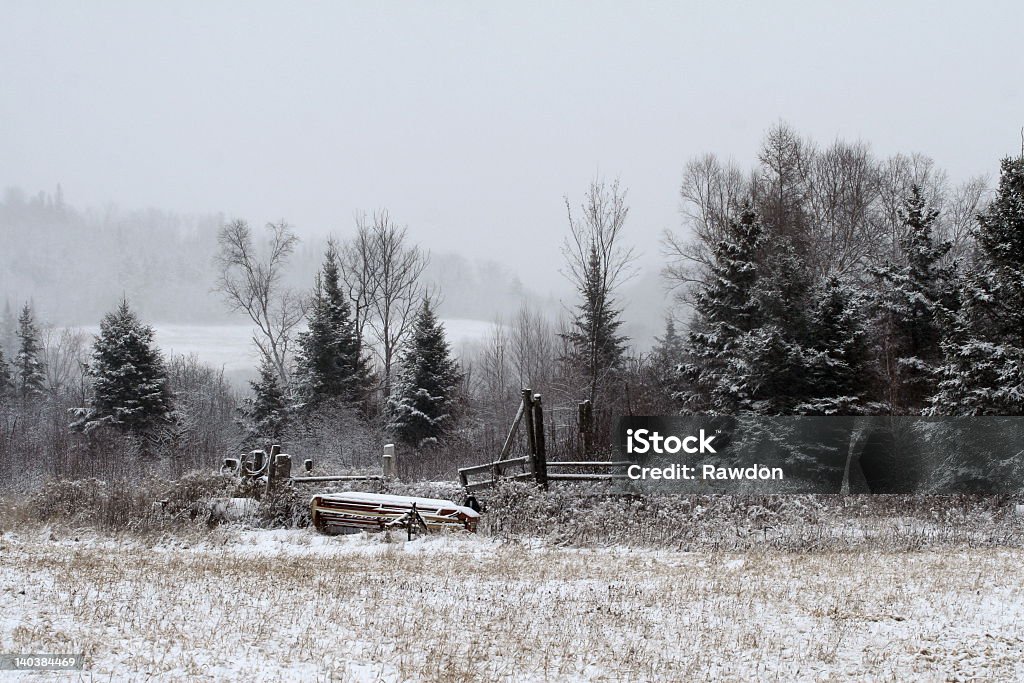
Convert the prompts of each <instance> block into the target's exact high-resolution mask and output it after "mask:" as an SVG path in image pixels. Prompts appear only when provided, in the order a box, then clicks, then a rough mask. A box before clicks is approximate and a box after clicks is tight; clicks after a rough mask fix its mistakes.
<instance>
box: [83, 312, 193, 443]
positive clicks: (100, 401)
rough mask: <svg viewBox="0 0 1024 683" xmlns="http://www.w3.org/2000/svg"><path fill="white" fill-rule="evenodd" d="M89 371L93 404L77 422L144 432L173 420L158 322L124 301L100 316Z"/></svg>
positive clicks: (92, 425)
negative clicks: (141, 317) (156, 342)
mask: <svg viewBox="0 0 1024 683" xmlns="http://www.w3.org/2000/svg"><path fill="white" fill-rule="evenodd" d="M89 374H90V375H91V376H92V377H93V396H92V401H91V404H90V406H89V408H88V410H79V411H77V412H78V414H79V415H80V417H81V419H80V420H79V421H78V422H77V423H75V426H76V427H82V428H85V429H87V430H88V429H91V428H93V427H96V426H99V425H101V424H111V425H115V426H117V427H118V428H120V429H123V430H125V431H130V432H133V433H136V434H143V433H146V432H148V431H150V430H151V429H153V428H155V427H158V426H160V425H164V424H168V423H170V422H172V421H173V407H172V398H171V393H170V391H169V389H168V386H167V369H166V367H165V365H164V360H163V357H162V355H161V353H160V350H159V349H158V348H157V347H156V346H155V345H154V344H153V328H151V327H150V326H148V325H146V324H144V323H142V322H141V321H140V320H139V319H138V317H137V316H136V315H135V313H134V312H132V310H131V309H130V308H129V307H128V302H127V301H122V302H121V305H120V306H118V307H117V309H116V310H115V311H113V312H112V313H108V314H107V315H106V316H104V318H103V320H102V322H100V334H99V336H98V337H97V338H96V343H95V345H94V347H93V354H92V363H91V364H90V366H89Z"/></svg>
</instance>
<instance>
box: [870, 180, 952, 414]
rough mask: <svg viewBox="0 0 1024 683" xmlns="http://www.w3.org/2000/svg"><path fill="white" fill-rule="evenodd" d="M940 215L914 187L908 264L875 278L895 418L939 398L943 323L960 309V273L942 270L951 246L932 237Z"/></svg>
mask: <svg viewBox="0 0 1024 683" xmlns="http://www.w3.org/2000/svg"><path fill="white" fill-rule="evenodd" d="M938 215H939V212H938V211H937V210H935V209H931V208H929V207H928V206H927V205H926V202H925V199H924V196H923V194H922V192H921V188H920V187H919V186H917V185H914V186H913V187H912V188H911V190H910V195H909V196H908V197H907V199H906V201H905V204H904V208H903V211H902V213H901V220H902V222H903V225H904V226H905V228H906V233H905V237H904V238H903V240H902V248H903V253H904V254H905V256H906V261H907V262H906V265H904V266H902V267H898V266H896V265H893V264H890V265H888V266H886V267H884V268H881V269H878V270H876V271H874V273H873V274H874V276H875V277H876V278H877V280H878V283H879V285H880V287H879V291H878V294H877V296H876V303H875V307H876V309H877V315H876V317H877V327H878V328H879V334H878V336H879V346H880V349H879V355H880V357H881V358H882V360H883V367H884V368H885V371H886V375H887V376H886V385H887V388H888V394H889V397H888V401H889V410H890V411H891V412H892V413H894V414H919V413H920V412H921V411H922V410H924V409H925V408H926V406H927V403H928V401H929V400H930V399H931V397H932V396H933V395H934V393H935V390H936V387H937V384H938V374H937V368H938V366H939V365H940V364H941V362H942V339H943V321H944V320H947V319H948V318H949V316H950V315H951V314H952V312H953V311H954V310H955V309H956V308H957V304H956V300H955V288H954V281H955V271H954V269H953V268H950V267H947V266H945V265H943V259H944V258H945V256H946V254H948V253H949V250H950V248H951V247H952V245H951V244H950V243H949V242H936V240H935V236H934V234H933V226H934V223H935V220H936V218H938Z"/></svg>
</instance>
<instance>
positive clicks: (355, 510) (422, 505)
mask: <svg viewBox="0 0 1024 683" xmlns="http://www.w3.org/2000/svg"><path fill="white" fill-rule="evenodd" d="M310 517H311V520H312V522H313V526H314V527H316V529H317V530H319V531H322V532H324V533H351V532H353V531H358V530H360V529H362V530H367V531H383V530H385V529H388V528H393V527H396V526H397V527H405V526H406V525H407V524H409V523H412V522H413V521H417V522H419V521H420V520H421V521H422V524H423V525H425V527H426V530H427V531H439V530H442V529H465V530H467V531H472V532H475V531H476V525H477V521H478V520H479V519H480V514H479V513H478V512H476V511H475V510H473V509H471V508H468V507H464V506H462V505H456V504H455V503H453V502H452V501H450V500H442V499H439V498H416V497H413V496H393V495H389V494H384V493H363V492H359V491H346V492H343V493H325V494H321V495H317V496H313V498H312V500H311V501H310ZM415 517H419V520H415Z"/></svg>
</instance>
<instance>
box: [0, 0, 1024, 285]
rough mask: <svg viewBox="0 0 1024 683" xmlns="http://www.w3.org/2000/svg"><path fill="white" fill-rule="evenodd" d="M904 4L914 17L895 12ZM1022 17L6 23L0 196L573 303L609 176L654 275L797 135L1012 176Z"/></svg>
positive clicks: (230, 18)
mask: <svg viewBox="0 0 1024 683" xmlns="http://www.w3.org/2000/svg"><path fill="white" fill-rule="evenodd" d="M896 5H898V7H896ZM1022 7H1024V4H1022V3H1019V2H982V3H968V2H961V3H940V2H927V3H925V2H921V3H911V2H900V3H893V2H880V3H864V2H858V3H839V2H822V1H821V0H817V1H813V2H800V3H797V2H792V3H783V2H771V3H753V2H751V3H728V2H693V3H682V2H673V3H664V4H649V3H645V4H643V6H641V4H640V3H633V2H628V3H627V2H620V3H607V4H605V3H596V2H581V3H567V2H554V3H548V2H545V3H538V4H527V3H524V2H519V1H517V2H512V3H502V4H501V5H500V6H499V5H498V4H497V3H491V2H487V3H468V2H467V3H453V2H447V3H442V2H431V3H401V4H384V3H380V2H365V3H343V2H330V3H299V2H279V3H257V2H252V1H246V2H241V1H237V2H210V1H208V0H207V1H203V2H180V1H179V2H164V3H157V2H138V1H137V0H133V1H132V2H114V1H110V0H107V1H103V2H99V1H95V2H85V1H83V0H76V1H74V2H67V3H58V2H41V1H39V0H33V1H29V2H12V1H11V0H3V1H2V2H0V187H6V186H18V187H21V188H23V189H25V190H26V191H29V192H36V191H38V190H46V191H52V189H53V188H54V187H55V186H56V184H57V183H61V184H62V186H63V189H64V192H65V196H66V198H67V200H68V201H70V202H72V203H74V204H76V205H79V206H82V205H92V206H95V205H101V204H105V203H115V204H117V205H118V206H120V207H122V208H126V209H130V208H140V207H146V206H155V207H159V208H165V209H172V210H176V211H180V212H186V213H197V212H211V211H223V212H225V213H226V214H227V215H229V216H230V217H241V218H246V219H249V220H250V221H253V222H257V223H263V222H265V221H267V220H271V219H277V218H280V217H284V218H287V219H288V220H289V221H290V222H292V223H294V224H295V225H296V226H297V227H298V228H299V230H300V231H302V232H304V233H308V234H312V233H326V232H328V231H335V232H338V233H340V234H344V233H345V232H346V231H348V230H350V228H351V226H352V223H353V218H352V217H353V215H354V213H355V212H357V211H372V210H373V209H375V208H379V207H387V208H388V209H390V211H391V213H392V215H393V216H394V217H395V218H396V219H398V220H399V221H400V222H404V223H407V224H408V225H409V226H410V230H411V231H412V233H413V235H414V236H415V237H416V238H418V239H419V240H420V241H422V242H423V243H425V244H427V245H428V246H430V247H431V248H432V249H434V250H440V251H447V250H457V251H460V252H463V253H465V254H467V255H469V256H489V257H493V258H496V259H498V260H501V261H503V262H505V263H508V264H509V265H510V266H512V267H513V268H515V269H516V270H517V271H518V272H520V273H521V274H522V276H523V278H524V280H532V281H533V282H535V283H536V284H537V285H539V286H540V288H541V289H545V288H547V287H550V286H552V285H553V284H554V283H555V282H556V279H555V278H556V277H557V276H556V273H557V269H558V267H559V262H560V256H559V254H558V245H559V242H560V240H561V237H562V235H563V234H564V232H565V226H566V220H565V215H564V207H563V205H562V202H563V200H562V197H563V195H565V194H568V195H569V196H570V197H571V198H578V197H580V195H581V194H582V192H583V190H584V189H585V187H586V185H587V183H588V182H589V181H590V180H591V179H592V178H594V177H595V176H596V175H600V176H603V177H606V178H609V179H611V178H614V177H620V178H621V181H622V183H623V184H624V185H626V186H627V187H629V189H630V195H629V196H630V204H631V206H632V213H631V219H630V223H629V226H628V228H629V233H630V235H631V236H632V237H633V239H635V241H636V243H637V244H638V245H639V247H640V248H641V250H642V251H644V252H645V253H646V254H647V258H648V261H649V262H655V261H656V260H657V257H658V235H659V234H660V232H661V231H662V230H663V229H664V228H666V227H677V226H678V225H679V216H678V208H679V204H678V198H677V186H678V183H679V180H680V177H681V170H682V167H683V165H684V164H685V162H686V161H687V159H689V158H691V157H693V156H695V155H697V154H699V153H702V152H705V151H715V152H718V153H720V154H721V155H723V156H725V157H732V158H734V159H735V160H736V161H738V162H740V163H742V164H744V165H747V164H749V163H751V162H752V161H753V158H754V155H755V153H756V149H757V145H758V142H759V140H760V138H761V136H762V134H763V132H764V130H765V129H766V128H767V127H768V126H770V125H771V124H773V123H774V122H776V121H778V120H779V119H784V120H786V121H788V122H790V123H791V124H793V125H794V126H795V127H796V128H797V129H798V130H800V131H801V132H803V133H806V134H809V135H811V136H812V137H814V138H816V139H817V140H818V141H819V142H826V143H827V142H829V141H831V140H832V139H834V138H835V137H837V136H841V137H846V138H861V139H864V140H867V141H869V142H870V143H871V144H872V146H873V148H874V150H875V151H876V153H878V154H889V153H892V152H896V151H907V152H910V151H922V152H926V153H928V154H930V155H932V156H934V157H935V158H936V160H937V161H938V163H939V164H940V165H941V166H943V167H945V168H947V169H948V170H949V171H950V174H951V176H952V177H953V178H954V179H959V178H965V177H967V176H970V175H974V174H977V173H990V174H994V173H995V171H996V169H997V162H998V159H999V158H1000V157H1001V156H1003V155H1006V154H1008V153H1016V152H1018V151H1019V150H1020V133H1019V129H1020V127H1021V126H1022V125H1024V87H1022V72H1024V70H1022V67H1024V52H1022V51H1021V29H1022V26H1024V10H1022Z"/></svg>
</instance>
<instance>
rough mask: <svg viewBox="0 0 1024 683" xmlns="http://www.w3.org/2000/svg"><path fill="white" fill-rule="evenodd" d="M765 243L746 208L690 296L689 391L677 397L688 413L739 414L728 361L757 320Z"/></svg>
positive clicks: (761, 229) (759, 226) (686, 373)
mask: <svg viewBox="0 0 1024 683" xmlns="http://www.w3.org/2000/svg"><path fill="white" fill-rule="evenodd" d="M763 241H764V227H763V226H762V224H761V222H760V221H759V220H758V218H757V215H756V214H755V213H754V212H753V211H752V210H750V209H749V208H748V209H745V210H744V211H743V212H742V213H741V214H740V216H739V218H738V219H733V220H730V222H729V224H728V226H727V230H726V236H725V238H724V239H722V240H721V241H720V242H719V243H718V244H717V245H716V246H715V249H714V251H713V253H712V257H713V258H712V264H711V266H710V269H709V272H708V274H707V277H706V278H705V281H704V283H703V285H702V286H701V287H700V288H699V289H698V290H697V292H696V293H695V297H694V319H693V323H692V324H691V330H690V333H689V338H688V344H687V362H686V363H685V365H684V367H683V373H684V376H685V378H686V379H687V381H688V384H689V387H688V389H686V390H684V391H683V392H680V396H679V397H680V398H681V399H682V401H683V403H684V404H685V406H686V409H687V410H689V411H692V412H696V413H712V414H714V413H722V414H732V413H734V412H735V411H736V410H737V405H736V399H735V397H734V396H731V395H730V393H731V389H732V388H733V385H732V383H731V382H729V377H728V376H729V375H730V374H731V372H732V371H733V370H734V369H735V367H730V363H729V359H730V358H731V357H733V356H734V355H735V353H736V352H737V348H738V347H737V343H738V340H739V339H740V338H741V337H742V336H743V335H745V334H746V333H748V332H750V331H751V330H753V329H754V328H755V327H756V326H757V324H758V322H759V321H758V316H757V313H758V311H757V305H756V303H755V301H754V297H753V294H754V287H755V285H756V284H757V281H758V274H759V273H758V260H759V258H760V252H761V249H762V246H763ZM723 389H725V390H726V391H725V392H723Z"/></svg>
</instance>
